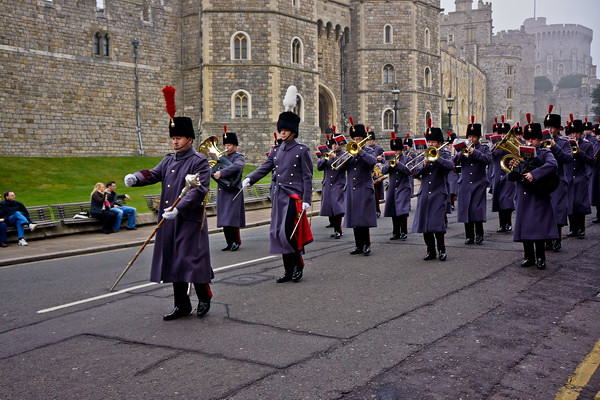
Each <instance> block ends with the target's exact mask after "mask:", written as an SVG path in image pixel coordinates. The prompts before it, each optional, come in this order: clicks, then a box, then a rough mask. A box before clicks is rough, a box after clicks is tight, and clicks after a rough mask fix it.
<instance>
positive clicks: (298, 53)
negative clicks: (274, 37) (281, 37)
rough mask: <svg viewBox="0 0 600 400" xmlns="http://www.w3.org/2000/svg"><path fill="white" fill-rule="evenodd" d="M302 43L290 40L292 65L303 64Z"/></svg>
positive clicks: (297, 40)
mask: <svg viewBox="0 0 600 400" xmlns="http://www.w3.org/2000/svg"><path fill="white" fill-rule="evenodd" d="M302 59H303V54H302V42H301V41H300V39H298V38H293V39H292V63H293V64H303V60H302Z"/></svg>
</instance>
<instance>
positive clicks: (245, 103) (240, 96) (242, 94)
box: [231, 90, 252, 118]
mask: <svg viewBox="0 0 600 400" xmlns="http://www.w3.org/2000/svg"><path fill="white" fill-rule="evenodd" d="M251 116H252V103H251V101H250V93H248V92H247V91H245V90H238V91H237V92H235V93H234V94H233V96H231V117H232V118H250V117H251Z"/></svg>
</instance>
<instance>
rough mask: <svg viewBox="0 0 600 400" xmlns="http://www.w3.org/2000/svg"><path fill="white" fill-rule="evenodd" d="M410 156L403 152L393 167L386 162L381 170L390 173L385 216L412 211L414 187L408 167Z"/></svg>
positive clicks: (396, 215) (397, 215) (394, 215)
mask: <svg viewBox="0 0 600 400" xmlns="http://www.w3.org/2000/svg"><path fill="white" fill-rule="evenodd" d="M407 162H408V158H407V157H406V156H405V155H404V154H402V155H401V156H400V157H399V159H398V162H397V163H396V165H395V166H394V167H393V168H392V167H390V165H389V163H386V164H385V165H384V167H383V169H382V170H381V172H382V173H384V174H388V175H389V176H388V187H387V193H386V195H385V207H384V209H383V216H384V217H399V216H400V215H405V214H408V213H409V211H410V199H411V197H412V188H411V186H410V176H411V172H410V170H409V169H408V168H406V165H405V164H406V163H407Z"/></svg>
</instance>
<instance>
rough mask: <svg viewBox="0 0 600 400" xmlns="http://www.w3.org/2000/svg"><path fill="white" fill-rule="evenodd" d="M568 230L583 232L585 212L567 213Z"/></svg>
mask: <svg viewBox="0 0 600 400" xmlns="http://www.w3.org/2000/svg"><path fill="white" fill-rule="evenodd" d="M569 230H570V231H571V232H577V231H583V232H585V214H580V213H573V214H569Z"/></svg>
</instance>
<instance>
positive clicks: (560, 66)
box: [558, 64, 565, 75]
mask: <svg viewBox="0 0 600 400" xmlns="http://www.w3.org/2000/svg"><path fill="white" fill-rule="evenodd" d="M564 73H565V66H564V65H562V64H558V75H564Z"/></svg>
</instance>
